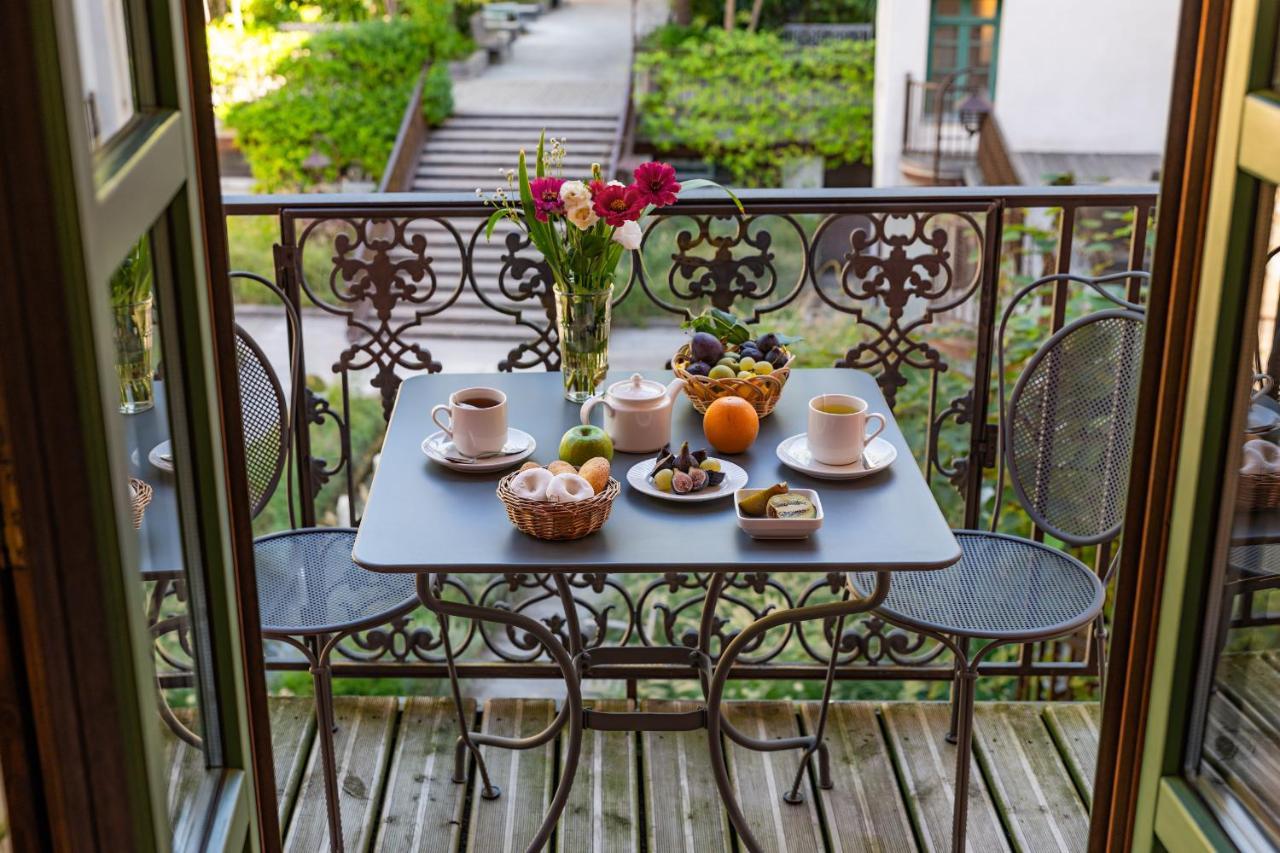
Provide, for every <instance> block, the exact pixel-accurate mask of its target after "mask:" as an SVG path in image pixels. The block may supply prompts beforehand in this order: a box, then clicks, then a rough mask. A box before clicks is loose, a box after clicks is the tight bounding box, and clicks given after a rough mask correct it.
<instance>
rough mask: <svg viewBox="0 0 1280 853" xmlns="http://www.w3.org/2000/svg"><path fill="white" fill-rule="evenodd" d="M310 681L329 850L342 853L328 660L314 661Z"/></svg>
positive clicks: (340, 812) (340, 814)
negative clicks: (314, 701) (322, 778)
mask: <svg viewBox="0 0 1280 853" xmlns="http://www.w3.org/2000/svg"><path fill="white" fill-rule="evenodd" d="M311 680H312V683H313V684H314V685H315V694H316V737H317V738H319V739H320V759H321V763H322V766H323V769H324V795H325V804H326V806H327V808H328V812H329V849H330V850H332V851H334V853H342V849H343V845H342V805H341V803H340V801H339V800H338V761H337V756H335V755H334V748H333V733H334V732H335V731H336V730H337V725H336V724H335V721H334V712H333V673H332V671H331V670H330V669H329V661H328V660H327V659H324V660H322V659H320V658H319V657H317V658H316V660H315V661H314V662H313V663H312V666H311Z"/></svg>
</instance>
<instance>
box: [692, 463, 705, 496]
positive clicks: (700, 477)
mask: <svg viewBox="0 0 1280 853" xmlns="http://www.w3.org/2000/svg"><path fill="white" fill-rule="evenodd" d="M689 479H690V480H692V481H693V489H692V490H691V491H695V492H696V491H698V489H701V488H702V487H703V486H705V485H706V484H707V482H708V481H709V480H710V477H708V476H707V472H706V471H703V470H702V469H701V468H690V469H689Z"/></svg>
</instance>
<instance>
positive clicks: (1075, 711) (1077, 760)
mask: <svg viewBox="0 0 1280 853" xmlns="http://www.w3.org/2000/svg"><path fill="white" fill-rule="evenodd" d="M1101 716H1102V712H1101V710H1100V709H1099V707H1098V703H1097V702H1054V703H1052V704H1049V705H1045V706H1044V723H1045V725H1046V726H1047V727H1048V728H1049V734H1050V735H1051V736H1052V737H1053V740H1054V743H1056V744H1057V746H1058V754H1059V755H1061V756H1062V761H1063V763H1065V764H1066V765H1067V772H1068V773H1070V774H1071V780H1072V781H1073V782H1075V784H1076V792H1077V793H1079V794H1080V797H1081V799H1083V800H1084V804H1085V808H1088V809H1091V808H1093V780H1094V777H1095V776H1096V775H1097V770H1098V734H1099V731H1100V729H1101Z"/></svg>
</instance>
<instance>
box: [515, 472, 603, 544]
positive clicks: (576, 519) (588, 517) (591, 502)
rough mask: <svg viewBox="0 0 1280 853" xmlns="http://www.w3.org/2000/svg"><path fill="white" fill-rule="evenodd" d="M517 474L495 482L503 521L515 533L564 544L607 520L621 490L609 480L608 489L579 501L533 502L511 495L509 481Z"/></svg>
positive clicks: (597, 528) (590, 531)
mask: <svg viewBox="0 0 1280 853" xmlns="http://www.w3.org/2000/svg"><path fill="white" fill-rule="evenodd" d="M519 473H520V472H519V471H513V472H512V473H510V474H508V475H507V476H505V477H503V478H502V479H501V480H500V481H498V499H499V500H501V501H502V505H503V506H504V507H506V509H507V518H509V519H511V523H512V524H514V525H515V526H516V529H518V530H519V531H520V532H521V533H527V534H529V535H530V536H533V537H534V538H536V539H550V540H567V539H581V538H582V537H584V536H590V535H591V534H592V533H595V532H596V531H597V530H599V529H600V528H601V527H603V526H604V523H605V522H606V521H608V520H609V511H610V510H612V509H613V499H614V498H616V497H617V496H618V495H619V494H620V493H621V492H622V486H621V485H619V483H618V481H617V480H615V479H613V478H612V477H610V478H609V483H608V485H606V486H605V487H604V488H603V489H601V490H600V492H599V493H597V494H596V495H594V496H593V497H590V498H587V499H586V500H583V501H576V502H573V503H550V502H547V501H534V500H529V499H528V498H524V497H521V496H520V495H517V494H516V493H515V492H514V491H512V489H511V481H512V480H514V479H515V477H516V475H517V474H519Z"/></svg>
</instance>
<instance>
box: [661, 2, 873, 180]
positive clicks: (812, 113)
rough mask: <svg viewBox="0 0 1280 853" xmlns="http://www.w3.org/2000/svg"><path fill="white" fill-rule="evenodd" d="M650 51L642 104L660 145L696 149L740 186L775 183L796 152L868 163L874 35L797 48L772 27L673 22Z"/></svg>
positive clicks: (833, 161) (835, 161)
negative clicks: (705, 26)
mask: <svg viewBox="0 0 1280 853" xmlns="http://www.w3.org/2000/svg"><path fill="white" fill-rule="evenodd" d="M646 48H647V49H646V50H644V51H642V52H641V53H639V54H638V55H637V57H636V67H637V69H638V71H639V72H640V73H641V75H642V76H646V75H647V77H648V85H647V87H642V93H641V94H640V96H639V98H638V102H637V105H636V108H637V113H638V115H639V117H640V132H641V134H642V136H643V137H644V138H646V139H647V140H648V141H649V142H650V143H652V144H653V145H654V146H655V147H656V148H657V149H658V150H659V151H662V150H673V149H691V150H693V151H694V152H697V153H698V154H699V155H701V156H703V157H706V158H708V159H709V160H711V161H712V162H714V163H715V164H716V165H718V166H720V167H722V168H724V169H725V170H727V171H728V172H729V173H731V175H732V176H733V180H734V182H735V183H736V184H738V185H739V186H771V185H772V186H776V185H777V182H778V178H779V175H780V169H779V167H780V166H781V164H782V163H783V162H785V161H786V160H789V159H792V158H794V157H800V156H805V155H812V154H818V155H821V156H822V157H823V158H824V159H825V160H826V163H827V166H828V168H832V167H837V166H843V165H848V164H851V163H869V162H870V160H871V94H872V79H873V73H874V69H873V49H874V46H873V44H872V43H871V42H851V41H830V42H826V43H824V44H820V45H815V46H811V47H805V48H798V47H796V46H794V45H791V44H789V43H788V42H786V41H785V40H783V39H782V38H781V37H779V36H777V35H775V34H773V33H748V32H746V31H743V30H737V31H734V32H725V31H724V30H718V29H701V28H683V27H675V26H668V27H663V28H660V29H659V30H658V31H656V32H655V33H654V34H653V35H652V37H651V38H650V39H649V40H648V42H647V44H646Z"/></svg>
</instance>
